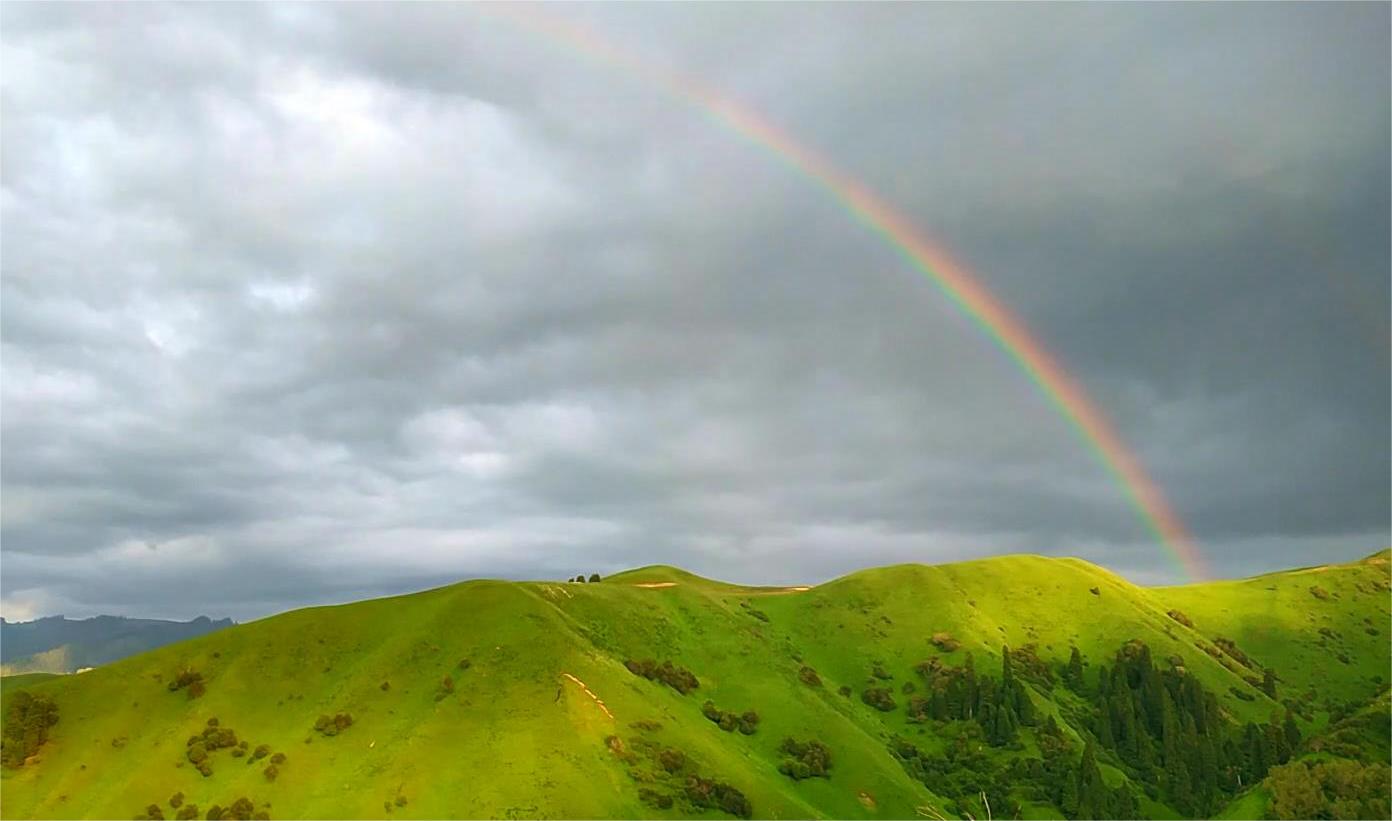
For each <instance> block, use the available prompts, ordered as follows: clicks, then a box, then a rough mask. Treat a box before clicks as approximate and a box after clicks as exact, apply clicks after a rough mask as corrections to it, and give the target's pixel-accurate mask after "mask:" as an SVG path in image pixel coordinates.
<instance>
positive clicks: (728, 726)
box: [701, 701, 759, 735]
mask: <svg viewBox="0 0 1392 821" xmlns="http://www.w3.org/2000/svg"><path fill="white" fill-rule="evenodd" d="M701 715H703V716H705V717H706V718H708V719H710V720H711V721H713V722H715V723H716V724H719V725H720V729H722V730H724V731H725V732H727V733H732V732H734V731H735V730H739V731H740V732H741V733H744V734H745V735H754V733H755V732H756V731H757V730H758V729H759V714H758V713H756V712H754V711H753V710H746V711H744V712H743V713H732V712H726V711H725V710H722V709H720V708H719V707H717V706H715V702H713V701H707V702H706V703H705V704H702V705H701Z"/></svg>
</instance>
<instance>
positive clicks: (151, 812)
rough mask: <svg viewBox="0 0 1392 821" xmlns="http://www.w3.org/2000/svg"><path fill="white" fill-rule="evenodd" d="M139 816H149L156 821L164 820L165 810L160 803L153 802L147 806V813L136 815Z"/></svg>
mask: <svg viewBox="0 0 1392 821" xmlns="http://www.w3.org/2000/svg"><path fill="white" fill-rule="evenodd" d="M136 817H137V818H149V819H154V821H164V810H162V809H160V805H159V804H151V805H150V806H148V807H146V808H145V814H144V815H140V816H136Z"/></svg>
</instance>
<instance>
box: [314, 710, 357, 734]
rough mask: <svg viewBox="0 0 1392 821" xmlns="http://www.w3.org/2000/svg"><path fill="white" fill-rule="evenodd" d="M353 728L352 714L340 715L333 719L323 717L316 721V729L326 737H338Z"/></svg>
mask: <svg viewBox="0 0 1392 821" xmlns="http://www.w3.org/2000/svg"><path fill="white" fill-rule="evenodd" d="M352 726H353V716H352V715H351V714H350V713H338V714H336V715H334V716H333V717H332V718H330V717H329V716H327V715H321V716H319V718H317V719H315V721H314V729H315V730H317V731H319V732H320V733H322V734H323V735H326V736H336V735H338V734H339V733H341V732H343V731H344V730H346V729H348V728H349V727H352Z"/></svg>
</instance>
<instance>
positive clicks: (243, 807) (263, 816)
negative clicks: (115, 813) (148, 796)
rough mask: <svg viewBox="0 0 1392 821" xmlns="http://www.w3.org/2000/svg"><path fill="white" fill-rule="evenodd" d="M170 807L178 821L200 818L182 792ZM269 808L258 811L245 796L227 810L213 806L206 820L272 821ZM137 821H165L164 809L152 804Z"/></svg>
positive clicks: (196, 808)
mask: <svg viewBox="0 0 1392 821" xmlns="http://www.w3.org/2000/svg"><path fill="white" fill-rule="evenodd" d="M169 806H170V808H171V809H173V810H175V811H176V812H175V815H174V818H176V819H178V821H191V819H195V818H198V805H197V804H188V803H185V802H184V794H183V793H181V792H176V793H174V795H173V796H171V797H170V799H169ZM269 806H270V805H269V804H267V805H266V806H265V807H262V808H261V809H259V810H258V809H256V805H255V804H253V803H252V802H251V799H250V798H247V797H245V796H243V797H241V798H238V799H237V800H236V801H233V802H232V803H231V804H229V805H228V806H227V807H226V808H223V807H221V806H219V805H217V804H214V805H212V806H211V807H209V808H208V812H207V814H206V815H205V816H204V818H206V819H208V821H230V820H231V819H236V820H237V821H253V819H255V821H270V818H271V813H270V810H269V809H267V807H269ZM135 821H164V809H163V808H161V807H160V805H159V804H151V805H150V806H148V807H146V808H145V812H144V813H143V814H142V815H137V816H135Z"/></svg>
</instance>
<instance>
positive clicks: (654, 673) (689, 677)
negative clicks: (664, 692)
mask: <svg viewBox="0 0 1392 821" xmlns="http://www.w3.org/2000/svg"><path fill="white" fill-rule="evenodd" d="M624 667H627V668H628V671H629V672H630V673H632V674H633V675H635V676H642V677H643V678H645V679H648V680H649V681H657V682H661V683H663V684H666V685H667V686H668V687H671V688H672V689H673V690H676V691H677V692H678V693H681V694H682V695H686V694H687V693H689V692H691V691H692V690H695V689H697V688H698V687H700V686H701V682H700V681H698V680H697V679H696V676H695V674H693V673H692V672H691V671H690V670H688V669H686V668H685V667H679V666H677V665H675V664H673V663H672V662H671V661H664V662H662V663H661V664H658V663H657V662H656V661H653V660H652V659H641V660H634V659H628V660H627V661H625V662H624Z"/></svg>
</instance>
